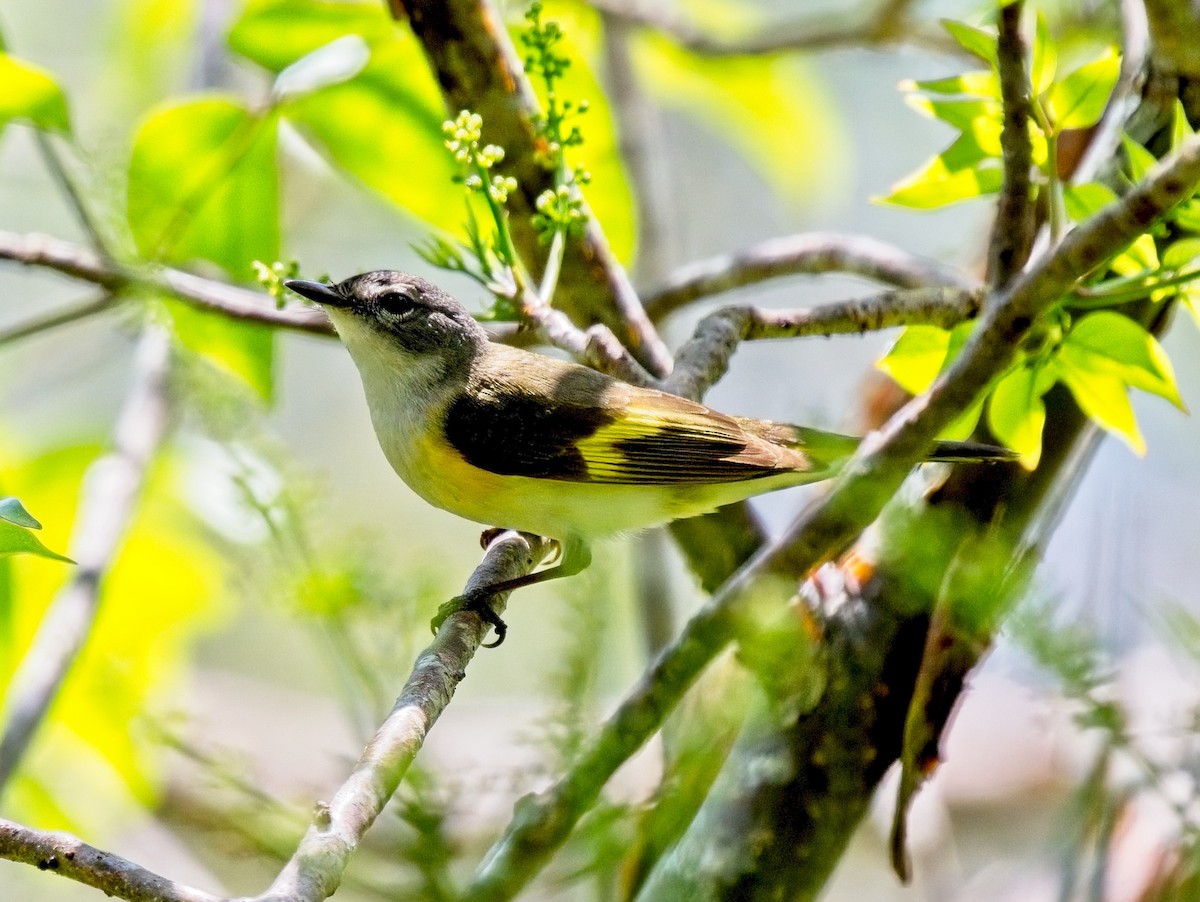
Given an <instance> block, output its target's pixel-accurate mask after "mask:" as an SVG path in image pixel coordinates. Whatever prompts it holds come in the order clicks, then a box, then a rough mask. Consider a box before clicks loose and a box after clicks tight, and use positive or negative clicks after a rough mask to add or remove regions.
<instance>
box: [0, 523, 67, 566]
mask: <svg viewBox="0 0 1200 902" xmlns="http://www.w3.org/2000/svg"><path fill="white" fill-rule="evenodd" d="M6 554H32V555H36V556H37V557H45V558H49V559H50V560H52V561H65V562H66V563H68V564H73V563H75V562H74V561H72V560H71V559H70V558H69V557H64V556H63V555H61V554H59V553H58V552H56V551H51V550H50V549H49V548H47V547H46V546H45V545H43V544H42V542H41V540H40V539H39V538H38V537H37V536H35V535H34V534H33V533H32V532H30V531H29V530H28V529H26V528H25V527H23V526H17V525H16V524H15V523H12V522H10V521H8V520H0V557H3V556H4V555H6Z"/></svg>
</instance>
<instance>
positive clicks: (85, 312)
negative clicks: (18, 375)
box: [0, 293, 114, 347]
mask: <svg viewBox="0 0 1200 902" xmlns="http://www.w3.org/2000/svg"><path fill="white" fill-rule="evenodd" d="M113 301H114V298H113V296H112V295H111V294H107V293H105V294H103V295H101V296H100V297H98V298H93V299H92V300H90V301H84V302H83V303H80V304H76V305H75V306H73V307H68V308H66V309H65V310H58V311H56V312H54V313H50V314H47V315H46V316H42V317H38V318H37V319H33V320H30V321H28V322H24V323H18V324H17V325H15V326H12V327H10V328H8V329H0V347H2V346H4V345H6V344H12V343H13V342H14V341H20V340H21V339H23V338H29V337H30V336H31V335H37V334H39V333H41V332H48V331H50V330H51V329H57V328H58V327H59V326H66V325H69V324H70V323H77V322H79V321H80V320H83V319H88V318H89V317H92V316H95V315H96V314H97V313H103V312H104V311H105V310H109V309H111V308H112V306H113Z"/></svg>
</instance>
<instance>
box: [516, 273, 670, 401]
mask: <svg viewBox="0 0 1200 902" xmlns="http://www.w3.org/2000/svg"><path fill="white" fill-rule="evenodd" d="M521 311H522V313H524V314H525V317H526V318H527V319H528V320H529V322H530V323H531V324H532V325H533V326H534V327H535V328H536V329H537V330H538V332H539V333H540V334H541V336H542V337H543V338H544V339H545V340H546V341H547V342H548V343H549V344H550V345H551V346H552V347H555V348H558V349H560V350H563V351H566V352H567V353H568V354H571V355H572V356H573V357H575V358H576V359H577V360H579V361H581V362H582V363H586V364H587V365H588V366H590V367H592V368H593V369H597V370H599V371H600V372H602V373H608V374H609V375H610V376H616V377H617V378H618V379H623V380H624V381H626V382H629V383H631V384H633V385H641V386H645V387H655V388H657V387H660V385H659V381H658V380H657V379H655V378H654V377H653V376H652V375H650V373H648V372H646V369H645V367H643V366H642V365H641V364H640V363H638V362H637V361H636V360H635V359H634V358H633V355H632V354H630V353H629V351H628V350H626V348H625V346H624V345H623V344H621V342H620V341H618V340H617V337H616V336H615V335H614V334H613V333H612V330H611V329H609V328H608V326H605V325H601V324H599V323H598V324H596V325H594V326H592V327H591V328H589V329H587V330H584V329H580V328H579V327H578V326H576V325H575V324H574V323H573V322H571V319H570V317H568V316H567V315H566V314H565V313H563V312H562V311H561V310H556V309H555V308H553V307H550V306H548V305H546V304H544V303H543V302H542V301H541V299H540V298H538V297H537V296H536V295H535V294H534V293H533V292H532V291H526V292H525V293H524V304H523V305H522V308H521Z"/></svg>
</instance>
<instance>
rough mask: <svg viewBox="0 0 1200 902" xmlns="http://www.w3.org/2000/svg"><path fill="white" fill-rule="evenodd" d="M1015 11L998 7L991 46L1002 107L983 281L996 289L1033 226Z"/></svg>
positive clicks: (1025, 89) (1021, 257)
mask: <svg viewBox="0 0 1200 902" xmlns="http://www.w3.org/2000/svg"><path fill="white" fill-rule="evenodd" d="M1021 7H1022V4H1021V3H1019V2H1018V3H1010V4H1008V5H1007V6H1004V7H1003V8H1001V10H1000V35H999V39H998V40H997V43H996V56H997V65H998V67H999V70H1000V95H1001V99H1002V100H1003V107H1004V126H1003V129H1002V130H1001V132H1000V146H1001V150H1002V152H1003V156H1004V185H1003V188H1002V189H1001V191H1000V199H999V202H998V204H997V208H996V221H995V223H994V224H993V225H992V234H991V240H990V242H989V247H988V282H989V284H991V285H994V286H995V287H997V288H1003V287H1004V286H1005V285H1007V284H1008V283H1009V282H1010V281H1011V280H1012V278H1013V276H1015V275H1016V274H1017V273H1018V272H1020V271H1021V267H1023V266H1024V265H1025V262H1026V261H1027V260H1028V259H1029V251H1030V249H1031V248H1032V247H1033V235H1034V229H1035V228H1036V225H1035V220H1034V209H1033V191H1032V183H1031V177H1030V169H1031V167H1032V166H1033V142H1032V141H1031V140H1030V137H1029V119H1030V116H1031V110H1032V99H1031V96H1030V95H1031V93H1032V88H1031V87H1030V84H1029V76H1028V75H1027V74H1026V73H1025V42H1024V41H1023V40H1021ZM1051 165H1053V162H1052V163H1051ZM1052 202H1054V201H1053V199H1052Z"/></svg>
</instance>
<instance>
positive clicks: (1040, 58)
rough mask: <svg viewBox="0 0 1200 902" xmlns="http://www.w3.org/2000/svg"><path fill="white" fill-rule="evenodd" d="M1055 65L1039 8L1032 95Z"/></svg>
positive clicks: (1050, 77)
mask: <svg viewBox="0 0 1200 902" xmlns="http://www.w3.org/2000/svg"><path fill="white" fill-rule="evenodd" d="M1057 67H1058V48H1057V47H1056V46H1055V44H1054V38H1053V36H1052V35H1051V34H1050V28H1049V26H1048V25H1047V23H1046V14H1045V13H1044V12H1043V11H1042V10H1040V9H1039V10H1038V12H1037V26H1036V29H1035V31H1034V37H1033V60H1032V62H1031V64H1030V67H1029V81H1030V84H1032V85H1033V93H1034V95H1036V96H1038V97H1040V96H1041V95H1042V93H1043V92H1044V91H1045V90H1046V89H1047V88H1049V87H1050V85H1051V84H1052V83H1053V82H1054V73H1055V71H1056V70H1057ZM1014 450H1015V449H1014Z"/></svg>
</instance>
